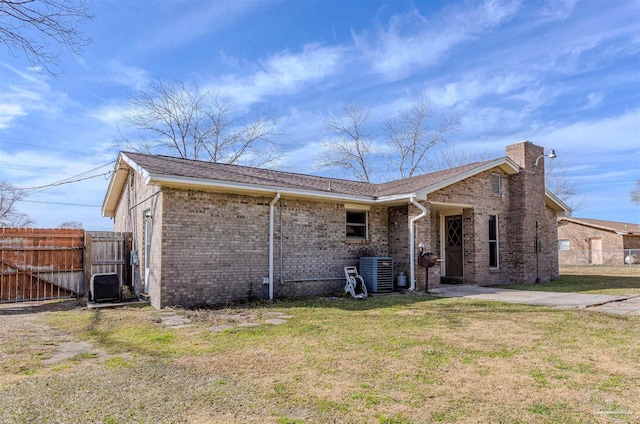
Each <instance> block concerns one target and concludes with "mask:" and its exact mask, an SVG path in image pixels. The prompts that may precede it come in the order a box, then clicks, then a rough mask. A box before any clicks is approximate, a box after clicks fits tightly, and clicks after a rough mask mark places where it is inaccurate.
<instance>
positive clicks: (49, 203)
mask: <svg viewBox="0 0 640 424" xmlns="http://www.w3.org/2000/svg"><path fill="white" fill-rule="evenodd" d="M18 202H26V203H46V204H48V205H64V206H84V207H87V208H101V207H102V206H99V205H83V204H80V203H63V202H45V201H43V200H18Z"/></svg>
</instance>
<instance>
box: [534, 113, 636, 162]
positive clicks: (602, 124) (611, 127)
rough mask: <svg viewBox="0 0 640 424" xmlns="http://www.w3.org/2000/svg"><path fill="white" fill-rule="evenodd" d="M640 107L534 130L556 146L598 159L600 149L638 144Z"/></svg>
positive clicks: (600, 154)
mask: <svg viewBox="0 0 640 424" xmlns="http://www.w3.org/2000/svg"><path fill="white" fill-rule="evenodd" d="M638 134H640V109H636V110H633V111H629V112H626V113H624V114H623V115H620V116H614V117H610V118H604V119H600V120H594V121H580V122H576V123H573V124H569V125H565V126H559V127H557V128H554V129H552V130H550V131H548V132H546V131H544V130H542V131H540V132H539V133H537V134H535V137H536V139H538V140H544V143H545V144H546V145H549V146H551V145H555V146H558V147H557V149H560V148H562V149H565V150H567V151H568V152H570V153H571V154H573V155H579V156H580V157H583V158H586V157H591V158H594V159H596V160H600V159H601V157H602V155H603V152H605V151H606V152H613V151H630V150H636V149H639V148H640V141H639V140H638Z"/></svg>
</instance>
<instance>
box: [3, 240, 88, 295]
mask: <svg viewBox="0 0 640 424" xmlns="http://www.w3.org/2000/svg"><path fill="white" fill-rule="evenodd" d="M83 250H84V230H77V229H60V228H56V229H41V228H0V302H3V303H4V302H26V301H34V300H47V299H59V298H67V297H76V296H81V295H83V294H84V281H83V280H84V279H83V271H84V270H83Z"/></svg>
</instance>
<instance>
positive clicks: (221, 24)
mask: <svg viewBox="0 0 640 424" xmlns="http://www.w3.org/2000/svg"><path fill="white" fill-rule="evenodd" d="M264 4H266V2H259V1H252V0H233V1H212V2H204V3H202V2H195V3H189V2H186V3H185V2H180V3H179V4H176V10H177V11H179V12H181V13H182V14H181V15H177V13H176V12H175V11H172V12H171V14H172V16H171V20H170V23H169V24H168V25H165V26H163V27H162V28H161V29H159V30H158V31H155V32H154V33H151V34H149V35H148V36H147V37H145V41H144V43H143V44H142V46H141V47H142V48H144V49H150V50H163V49H168V48H175V47H179V46H181V45H183V44H187V43H189V42H193V41H195V40H197V39H199V38H201V37H204V36H206V35H208V34H210V33H213V32H217V31H220V30H222V29H223V28H226V27H228V26H230V25H232V24H233V23H234V22H236V21H237V20H238V19H240V18H241V17H243V16H245V15H247V14H249V13H251V12H253V11H254V10H255V9H257V8H258V7H261V6H262V5H264ZM189 5H194V7H191V8H189V9H188V10H187V11H186V12H184V10H185V9H186V8H187V7H188V6H189ZM174 13H176V15H173V14H174Z"/></svg>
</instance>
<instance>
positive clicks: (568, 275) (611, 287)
mask: <svg viewBox="0 0 640 424" xmlns="http://www.w3.org/2000/svg"><path fill="white" fill-rule="evenodd" d="M508 288H510V289H518V290H536V291H551V292H570V293H590V294H612V295H625V294H640V266H634V267H633V268H630V267H593V266H589V267H588V266H585V267H578V268H577V269H576V268H574V267H566V268H565V267H563V268H561V269H560V278H558V279H557V280H554V281H551V282H548V283H540V284H513V285H509V286H508Z"/></svg>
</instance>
